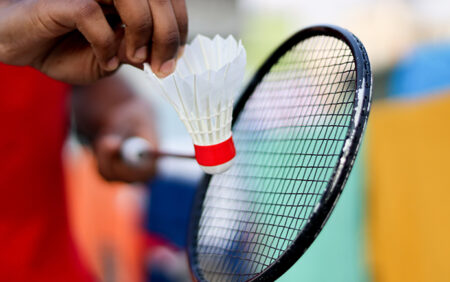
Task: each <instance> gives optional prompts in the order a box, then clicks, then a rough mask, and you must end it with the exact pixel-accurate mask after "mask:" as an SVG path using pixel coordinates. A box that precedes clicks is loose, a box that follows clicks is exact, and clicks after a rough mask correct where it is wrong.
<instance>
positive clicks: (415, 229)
mask: <svg viewBox="0 0 450 282" xmlns="http://www.w3.org/2000/svg"><path fill="white" fill-rule="evenodd" d="M368 137H369V138H368V142H369V144H368V145H369V146H367V148H368V152H369V162H368V164H369V172H368V174H367V175H368V176H369V178H370V179H369V184H370V187H369V195H368V196H369V197H368V199H369V202H368V204H369V246H370V254H371V258H372V263H373V264H372V266H373V280H374V281H382V282H398V281H408V282H415V281H417V282H419V281H420V282H428V281H434V282H444V281H450V267H449V263H450V241H449V238H450V221H449V219H450V204H449V202H450V164H449V160H450V93H447V94H443V95H439V96H436V97H433V98H431V99H426V100H415V101H411V100H409V101H405V102H400V101H389V102H388V103H384V104H383V103H382V104H378V105H376V106H375V107H374V109H373V112H372V113H371V118H370V121H369V132H368Z"/></svg>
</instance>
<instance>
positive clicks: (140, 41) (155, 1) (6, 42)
mask: <svg viewBox="0 0 450 282" xmlns="http://www.w3.org/2000/svg"><path fill="white" fill-rule="evenodd" d="M114 19H119V20H118V21H114ZM108 20H109V22H108ZM123 26H125V28H123ZM186 37H187V12H186V3H185V0H115V1H113V0H98V1H95V0H17V1H12V0H9V1H3V2H1V3H0V61H1V62H3V63H6V64H11V65H30V66H33V67H34V68H36V69H38V70H40V71H42V72H43V73H45V74H47V75H48V76H50V77H52V78H54V79H58V80H61V81H64V82H67V83H71V84H85V83H90V82H93V81H96V80H98V79H99V78H102V77H104V76H106V75H108V74H111V73H112V72H114V71H115V70H116V69H117V68H118V67H119V65H120V64H121V63H129V64H133V65H135V66H139V65H141V64H142V63H143V62H149V63H150V65H151V67H152V70H153V71H154V72H155V73H156V74H158V75H159V76H161V77H164V76H167V75H169V74H170V73H172V72H173V71H174V69H175V65H176V58H177V56H178V53H179V52H181V50H182V49H183V46H184V45H185V43H186Z"/></svg>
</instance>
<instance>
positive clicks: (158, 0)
mask: <svg viewBox="0 0 450 282" xmlns="http://www.w3.org/2000/svg"><path fill="white" fill-rule="evenodd" d="M151 2H153V3H154V4H157V5H160V6H164V5H167V4H168V3H169V0H151Z"/></svg>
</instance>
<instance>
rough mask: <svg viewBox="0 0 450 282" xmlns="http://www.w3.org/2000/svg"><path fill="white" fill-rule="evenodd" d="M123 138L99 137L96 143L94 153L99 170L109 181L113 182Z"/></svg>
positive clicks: (114, 135)
mask: <svg viewBox="0 0 450 282" xmlns="http://www.w3.org/2000/svg"><path fill="white" fill-rule="evenodd" d="M122 142H123V138H122V137H121V136H120V135H117V134H105V135H101V136H98V137H97V138H96V140H95V142H94V153H95V155H96V158H97V164H98V170H99V172H100V174H101V175H102V176H103V177H104V178H105V179H107V180H113V179H114V176H115V173H114V162H116V161H117V160H118V159H120V146H121V144H122Z"/></svg>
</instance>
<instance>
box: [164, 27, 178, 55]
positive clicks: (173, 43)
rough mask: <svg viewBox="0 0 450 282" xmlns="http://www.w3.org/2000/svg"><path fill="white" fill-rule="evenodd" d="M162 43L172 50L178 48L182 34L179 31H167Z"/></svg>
mask: <svg viewBox="0 0 450 282" xmlns="http://www.w3.org/2000/svg"><path fill="white" fill-rule="evenodd" d="M161 44H162V45H164V46H165V47H166V48H169V49H170V50H172V49H176V48H178V45H179V44H180V34H179V33H178V31H177V30H176V31H170V32H167V33H166V34H165V35H164V36H163V37H162V39H161Z"/></svg>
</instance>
